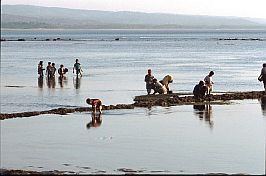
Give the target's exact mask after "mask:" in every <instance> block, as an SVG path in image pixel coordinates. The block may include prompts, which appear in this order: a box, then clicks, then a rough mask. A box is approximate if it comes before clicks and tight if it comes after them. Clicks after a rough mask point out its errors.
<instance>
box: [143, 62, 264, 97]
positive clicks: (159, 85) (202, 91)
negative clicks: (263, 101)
mask: <svg viewBox="0 0 266 176" xmlns="http://www.w3.org/2000/svg"><path fill="white" fill-rule="evenodd" d="M213 75H214V71H210V72H209V74H208V75H207V76H206V77H205V78H204V80H201V81H199V83H198V84H197V85H196V86H195V87H194V89H193V95H194V97H195V98H204V96H205V95H210V94H211V92H212V91H213V84H214V83H213V81H212V77H213ZM258 80H259V81H261V82H263V84H264V90H265V94H266V63H264V64H263V67H262V69H261V74H260V76H259V77H258ZM144 81H145V82H146V90H147V93H148V95H150V94H151V91H152V90H153V94H156V93H159V94H171V93H172V91H170V89H169V83H172V82H173V76H171V75H166V76H165V77H164V78H163V79H162V80H160V81H158V80H157V79H156V78H155V77H154V76H153V75H152V71H151V69H148V74H147V75H146V76H145V79H144Z"/></svg>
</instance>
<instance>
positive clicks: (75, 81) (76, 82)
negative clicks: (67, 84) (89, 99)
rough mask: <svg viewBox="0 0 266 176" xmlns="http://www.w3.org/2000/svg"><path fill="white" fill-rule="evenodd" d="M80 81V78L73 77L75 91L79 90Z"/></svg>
mask: <svg viewBox="0 0 266 176" xmlns="http://www.w3.org/2000/svg"><path fill="white" fill-rule="evenodd" d="M80 79H81V77H79V76H76V77H73V84H74V87H75V89H79V88H80Z"/></svg>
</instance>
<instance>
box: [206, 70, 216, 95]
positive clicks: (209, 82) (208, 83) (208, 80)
mask: <svg viewBox="0 0 266 176" xmlns="http://www.w3.org/2000/svg"><path fill="white" fill-rule="evenodd" d="M213 75H214V72H213V71H210V73H209V74H208V75H207V76H206V77H205V78H204V82H205V85H206V86H207V87H208V92H207V94H208V95H210V94H211V91H212V90H213V84H214V83H213V82H212V76H213Z"/></svg>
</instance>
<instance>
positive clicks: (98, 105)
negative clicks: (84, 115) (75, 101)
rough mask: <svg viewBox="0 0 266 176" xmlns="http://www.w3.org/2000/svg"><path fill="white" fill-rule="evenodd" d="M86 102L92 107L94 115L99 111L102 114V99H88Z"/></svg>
mask: <svg viewBox="0 0 266 176" xmlns="http://www.w3.org/2000/svg"><path fill="white" fill-rule="evenodd" d="M86 102H87V103H88V104H90V105H91V106H92V111H93V112H94V113H96V111H97V110H99V112H100V113H102V101H101V100H100V99H90V98H88V99H87V100H86Z"/></svg>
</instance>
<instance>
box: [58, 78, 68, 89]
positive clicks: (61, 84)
mask: <svg viewBox="0 0 266 176" xmlns="http://www.w3.org/2000/svg"><path fill="white" fill-rule="evenodd" d="M58 83H59V85H60V87H61V88H63V87H64V86H65V85H67V77H65V76H63V77H61V76H59V77H58Z"/></svg>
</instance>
